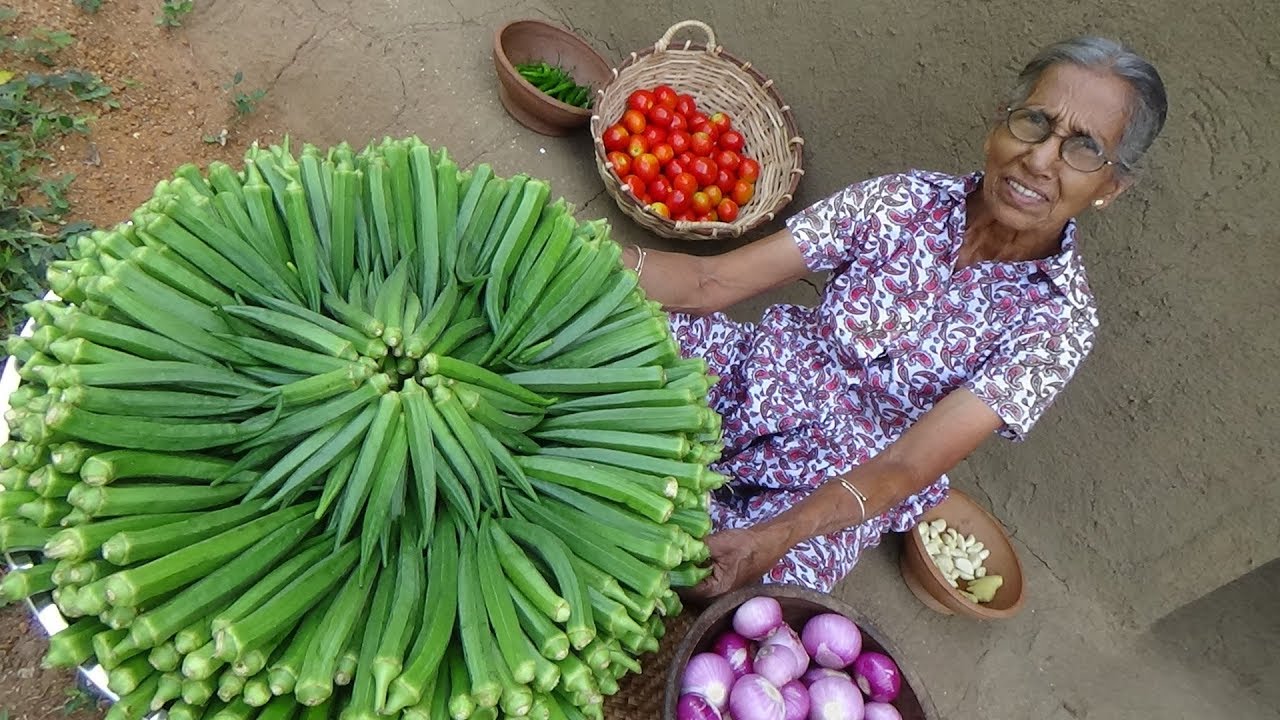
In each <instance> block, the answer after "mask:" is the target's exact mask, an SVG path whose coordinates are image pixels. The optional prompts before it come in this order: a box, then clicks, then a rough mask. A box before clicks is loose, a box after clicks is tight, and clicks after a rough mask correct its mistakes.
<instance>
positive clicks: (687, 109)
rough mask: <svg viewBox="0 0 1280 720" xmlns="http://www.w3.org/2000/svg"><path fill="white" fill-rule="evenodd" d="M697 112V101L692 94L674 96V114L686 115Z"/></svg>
mask: <svg viewBox="0 0 1280 720" xmlns="http://www.w3.org/2000/svg"><path fill="white" fill-rule="evenodd" d="M696 112H698V103H697V102H696V101H694V99H693V96H692V95H683V94H681V95H677V96H676V114H677V115H683V116H685V117H688V116H690V115H692V114H694V113H696Z"/></svg>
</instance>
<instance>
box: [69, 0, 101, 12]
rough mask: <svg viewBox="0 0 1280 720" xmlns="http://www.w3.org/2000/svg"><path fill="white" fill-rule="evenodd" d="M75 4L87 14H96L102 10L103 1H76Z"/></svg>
mask: <svg viewBox="0 0 1280 720" xmlns="http://www.w3.org/2000/svg"><path fill="white" fill-rule="evenodd" d="M75 4H76V7H78V8H80V9H81V10H83V11H85V12H87V13H96V12H98V11H99V10H101V9H102V0H75Z"/></svg>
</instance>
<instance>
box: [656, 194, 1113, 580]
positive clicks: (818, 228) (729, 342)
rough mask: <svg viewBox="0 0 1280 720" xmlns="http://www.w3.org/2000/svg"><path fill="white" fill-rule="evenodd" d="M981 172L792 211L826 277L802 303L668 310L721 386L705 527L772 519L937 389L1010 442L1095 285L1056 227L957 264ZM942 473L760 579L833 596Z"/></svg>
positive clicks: (903, 421)
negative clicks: (756, 318) (739, 312)
mask: <svg viewBox="0 0 1280 720" xmlns="http://www.w3.org/2000/svg"><path fill="white" fill-rule="evenodd" d="M980 181H981V175H980V174H974V175H969V176H965V177H956V176H951V175H944V174H939V173H929V172H921V171H913V172H911V173H907V174H899V175H888V176H884V177H880V178H874V179H871V180H867V181H865V182H862V183H859V184H856V185H853V186H850V187H848V188H846V189H844V190H842V191H840V192H838V193H836V194H835V195H833V196H831V197H830V198H827V199H825V200H823V201H821V202H818V203H816V204H815V205H813V206H812V207H809V208H807V209H805V210H803V211H802V212H800V213H798V214H797V215H795V216H794V217H792V218H791V219H790V220H789V221H788V223H787V224H788V227H789V228H790V230H791V233H792V235H793V236H794V237H795V239H796V242H797V244H798V245H799V247H800V250H801V252H802V253H803V255H804V258H805V262H806V263H807V265H808V266H809V268H810V270H812V271H815V272H824V271H826V272H830V277H829V279H828V281H827V284H826V286H825V287H824V289H823V292H822V297H821V300H820V302H819V304H818V305H817V307H814V308H808V307H801V306H796V305H775V306H773V307H771V308H769V309H768V310H766V311H765V313H764V316H763V317H762V318H761V320H760V322H759V323H737V322H734V321H732V320H730V319H729V318H728V317H727V316H725V315H723V314H715V315H709V316H706V317H693V316H689V315H681V314H674V315H672V316H671V326H672V330H673V332H674V333H675V336H676V338H677V340H678V341H679V343H680V345H681V348H682V352H683V353H684V354H685V355H686V356H700V357H703V358H705V359H706V360H707V362H708V363H709V364H710V366H711V369H712V372H713V373H715V374H716V375H718V376H720V378H721V379H720V382H719V384H717V385H716V387H715V388H714V389H713V390H712V391H711V402H712V405H713V407H715V409H716V410H717V411H719V412H720V413H721V415H722V416H723V417H724V439H725V444H726V448H725V451H724V454H723V456H722V457H721V460H720V462H719V463H718V464H717V465H716V466H715V469H716V470H718V471H720V472H722V473H725V474H726V475H729V476H730V477H731V478H732V480H731V482H730V484H729V486H728V487H727V488H726V489H725V490H721V491H720V492H719V493H717V494H716V496H715V498H714V501H713V503H712V506H711V516H712V519H713V521H714V522H715V524H716V527H717V528H720V529H726V528H741V527H746V526H750V525H753V524H755V523H757V522H760V521H762V520H765V519H768V518H770V517H773V516H775V515H777V514H779V513H781V512H782V511H784V510H786V509H787V508H788V507H790V506H792V505H793V504H795V502H797V501H798V500H800V499H802V498H803V497H804V496H805V495H806V494H807V493H809V492H810V491H811V490H812V489H813V488H814V487H816V486H817V485H819V484H821V483H822V482H823V481H825V480H826V479H828V478H830V477H832V476H834V475H838V474H841V473H844V472H847V471H848V470H850V469H851V468H853V467H855V466H857V465H859V464H860V463H862V462H865V461H866V460H868V459H869V458H871V457H872V456H874V455H875V454H876V453H878V452H880V451H882V450H884V449H885V448H886V447H888V445H889V444H890V443H892V442H893V441H894V440H895V439H897V438H898V437H899V436H900V435H902V433H903V432H904V431H905V430H906V429H907V428H908V427H910V426H911V424H912V423H913V422H915V421H916V420H917V419H918V418H919V417H920V416H921V415H923V414H924V413H925V412H926V411H928V410H929V408H931V407H933V405H934V404H935V403H937V401H938V400H939V399H941V398H942V397H943V396H944V395H946V394H947V393H949V392H951V391H952V390H955V389H957V388H966V389H968V390H970V391H971V392H973V393H975V394H976V395H977V396H978V397H980V398H982V400H984V401H985V402H986V403H987V404H988V405H990V406H991V408H992V409H993V410H994V411H995V412H996V413H997V414H998V415H999V416H1000V418H1001V419H1002V420H1003V421H1004V424H1003V426H1002V428H1001V429H1000V431H999V432H1000V434H1001V435H1004V436H1006V437H1009V438H1011V439H1014V440H1020V439H1022V438H1023V436H1024V435H1025V434H1026V433H1027V432H1028V431H1029V430H1030V429H1031V426H1032V425H1034V424H1035V422H1036V420H1037V419H1038V418H1039V417H1040V416H1041V415H1042V414H1043V413H1044V411H1045V410H1046V409H1047V408H1048V407H1049V405H1050V404H1051V403H1052V402H1053V398H1054V396H1056V395H1057V393H1058V391H1059V390H1061V389H1062V387H1063V386H1064V385H1065V384H1066V383H1067V381H1068V380H1069V379H1070V378H1071V376H1072V374H1073V373H1074V372H1075V370H1076V368H1077V367H1078V366H1079V364H1080V362H1081V360H1083V359H1084V357H1085V355H1087V354H1088V352H1089V350H1090V348H1091V347H1092V344H1093V335H1094V331H1095V329H1096V327H1097V314H1096V310H1095V307H1094V302H1093V296H1092V294H1091V293H1090V291H1089V286H1088V281H1087V279H1086V277H1085V272H1084V267H1083V265H1082V264H1081V261H1080V258H1079V256H1078V254H1077V252H1076V241H1075V233H1076V226H1075V223H1074V222H1072V223H1070V224H1068V226H1067V228H1066V229H1065V231H1064V234H1063V237H1062V247H1061V251H1060V253H1059V254H1058V255H1056V256H1054V257H1051V258H1046V259H1043V260H1037V261H1030V262H1017V263H996V262H988V263H979V264H976V265H972V266H970V267H967V268H963V269H960V270H955V262H956V255H957V252H958V250H959V247H960V243H961V241H962V240H963V238H964V226H965V212H964V207H965V203H964V201H965V196H966V195H968V194H969V193H970V192H972V191H973V190H974V189H976V188H977V186H978V184H979V182H980ZM947 487H948V481H947V478H946V476H943V477H941V478H939V479H938V480H937V482H935V483H933V484H931V485H929V486H928V487H926V488H925V489H924V490H922V491H921V492H919V493H918V494H916V495H913V496H911V497H909V498H907V500H905V501H904V502H902V503H901V504H899V505H898V506H897V507H895V508H893V509H891V510H890V511H889V512H887V513H885V514H883V515H881V516H879V517H875V518H871V519H869V520H867V521H866V522H864V523H862V524H861V525H857V526H854V527H851V528H848V529H846V530H843V531H841V532H838V533H835V534H833V535H828V536H823V537H817V538H813V539H811V540H809V541H806V542H804V543H801V544H800V545H797V546H796V547H794V548H792V549H791V551H790V552H788V553H787V554H786V555H785V556H784V557H783V559H782V560H781V561H780V562H779V563H778V565H777V566H776V567H774V568H773V569H772V570H771V571H770V572H769V573H768V574H767V575H766V576H765V578H764V579H765V582H787V583H795V584H800V585H804V586H807V587H810V588H814V589H817V590H820V591H823V592H827V591H830V590H831V589H832V587H834V586H835V584H836V583H837V582H839V581H840V580H841V579H842V578H843V577H844V576H845V575H846V574H848V572H849V571H850V570H851V569H852V568H853V566H854V564H855V563H856V562H857V560H858V556H859V554H860V553H861V552H862V550H863V549H865V548H868V547H872V546H875V545H877V544H879V542H880V537H881V535H883V534H884V533H886V532H905V531H907V530H909V529H911V528H912V527H913V526H914V525H915V523H916V521H917V519H918V518H919V516H920V515H921V514H922V513H923V512H925V511H926V510H927V509H929V508H930V507H932V506H934V505H936V504H937V503H939V502H941V501H942V499H943V498H944V497H945V496H946V493H947Z"/></svg>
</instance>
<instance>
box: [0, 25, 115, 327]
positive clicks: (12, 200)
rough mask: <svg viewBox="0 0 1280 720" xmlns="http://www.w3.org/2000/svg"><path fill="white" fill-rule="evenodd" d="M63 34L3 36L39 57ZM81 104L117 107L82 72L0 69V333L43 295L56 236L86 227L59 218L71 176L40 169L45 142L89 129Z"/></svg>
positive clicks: (60, 245) (60, 247) (58, 255)
mask: <svg viewBox="0 0 1280 720" xmlns="http://www.w3.org/2000/svg"><path fill="white" fill-rule="evenodd" d="M11 16H12V15H9V17H11ZM70 37H71V36H70V35H69V34H67V33H56V32H49V31H45V32H41V33H36V34H33V36H32V37H30V38H25V37H7V38H4V39H3V40H2V42H4V43H5V46H4V48H3V49H5V50H9V51H12V52H18V53H21V54H22V55H24V56H25V57H28V58H31V59H32V60H35V61H37V62H42V63H43V62H45V59H49V58H48V57H47V56H48V55H49V54H51V53H52V52H55V51H56V49H60V48H61V47H65V46H66V45H68V44H70V41H69V38H70ZM42 55H43V56H46V57H45V58H42V57H41V56H42ZM85 102H96V103H101V104H103V105H106V106H109V107H118V104H117V103H116V101H115V99H114V98H112V97H111V89H110V88H109V87H108V86H106V85H105V84H103V83H102V81H101V80H99V79H98V78H97V76H95V75H93V74H91V73H87V72H84V71H82V70H61V71H51V72H47V73H40V72H27V73H21V74H18V73H14V72H12V71H3V72H0V335H3V334H7V333H8V332H9V331H10V330H11V329H13V328H14V327H16V325H17V323H18V322H19V320H20V312H21V310H20V308H21V305H22V304H23V303H25V302H28V301H31V300H34V299H36V298H37V297H39V296H40V295H43V293H44V291H43V287H44V268H45V266H46V265H47V264H48V263H49V262H51V261H54V260H58V259H62V258H64V257H66V245H65V243H64V242H63V241H64V240H65V239H66V238H67V237H69V236H71V235H74V234H77V233H80V232H84V231H85V230H87V229H89V226H88V225H87V224H86V223H75V224H72V225H67V224H66V221H65V220H64V218H65V216H66V215H67V213H68V212H69V211H70V205H69V204H68V202H67V197H66V193H67V188H68V186H69V185H70V184H71V181H72V178H73V176H72V175H62V176H60V177H47V176H45V175H43V174H42V173H41V172H40V166H41V164H42V163H44V162H45V161H47V160H49V155H48V154H47V153H46V152H45V151H44V148H45V147H46V146H47V145H48V144H49V143H51V142H56V141H57V140H58V139H59V138H62V137H64V136H67V135H72V134H86V133H88V132H89V122H90V121H91V120H92V116H91V115H89V114H86V113H83V112H81V111H80V108H79V107H77V106H78V105H80V104H82V103H85Z"/></svg>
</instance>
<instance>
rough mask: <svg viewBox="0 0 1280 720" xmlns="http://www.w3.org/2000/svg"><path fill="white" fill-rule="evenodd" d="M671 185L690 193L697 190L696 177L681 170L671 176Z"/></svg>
mask: <svg viewBox="0 0 1280 720" xmlns="http://www.w3.org/2000/svg"><path fill="white" fill-rule="evenodd" d="M671 187H673V188H675V189H677V190H683V191H684V192H685V193H686V194H688V195H692V194H694V193H696V192H698V179H697V178H695V177H694V176H693V174H692V173H687V172H682V173H680V174H679V175H676V176H675V177H673V178H671Z"/></svg>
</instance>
